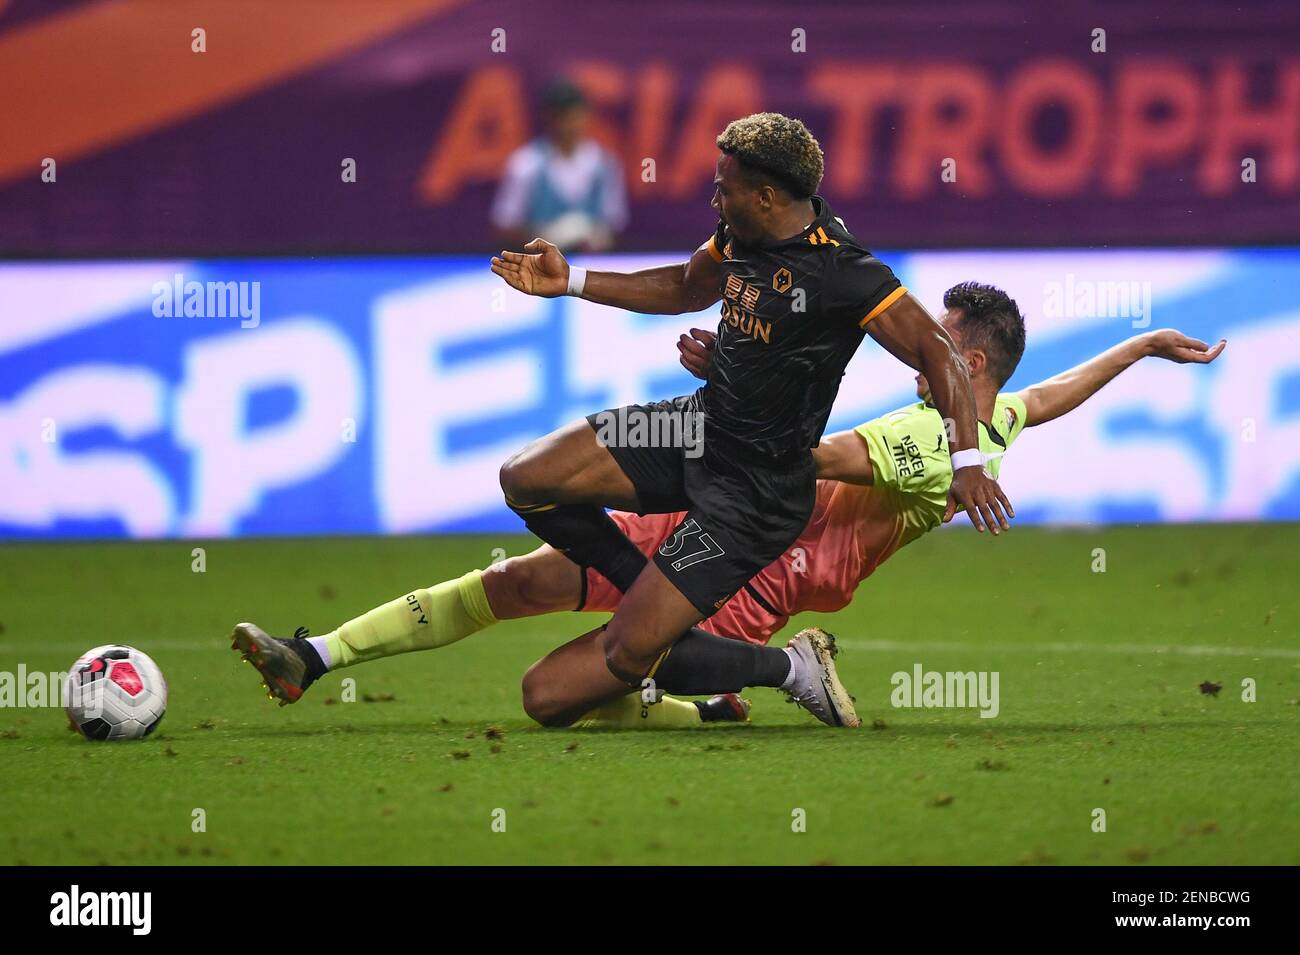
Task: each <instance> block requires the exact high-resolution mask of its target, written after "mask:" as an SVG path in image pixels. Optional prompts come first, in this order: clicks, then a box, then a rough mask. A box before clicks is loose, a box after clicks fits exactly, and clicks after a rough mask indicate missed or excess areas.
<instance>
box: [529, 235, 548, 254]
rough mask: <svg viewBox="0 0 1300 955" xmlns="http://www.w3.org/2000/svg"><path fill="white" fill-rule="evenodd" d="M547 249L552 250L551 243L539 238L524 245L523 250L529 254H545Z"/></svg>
mask: <svg viewBox="0 0 1300 955" xmlns="http://www.w3.org/2000/svg"><path fill="white" fill-rule="evenodd" d="M548 247H550V248H554V246H552V245H551V243H549V242H547V241H546V240H545V239H543V238H541V237H540V236H539V237H538V238H536V239H533V240H532V241H531V242H525V243H524V248H525V249H527V250H528V251H529V252H533V253H537V252H545V251H546V250H547V248H548Z"/></svg>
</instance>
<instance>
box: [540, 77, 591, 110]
mask: <svg viewBox="0 0 1300 955" xmlns="http://www.w3.org/2000/svg"><path fill="white" fill-rule="evenodd" d="M586 105H587V97H586V94H584V93H583V92H582V88H581V87H580V86H578V84H576V83H574V82H573V81H572V80H568V79H563V78H561V79H555V80H551V82H549V83H547V84H546V89H545V90H543V91H542V111H543V112H544V113H546V115H548V116H557V115H559V114H561V113H567V112H568V111H569V110H571V109H580V108H582V107H584V106H586Z"/></svg>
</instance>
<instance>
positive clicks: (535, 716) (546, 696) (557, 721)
mask: <svg viewBox="0 0 1300 955" xmlns="http://www.w3.org/2000/svg"><path fill="white" fill-rule="evenodd" d="M543 663H545V661H543V660H539V661H538V662H537V663H534V664H533V665H532V666H531V667H529V668H528V672H527V673H525V674H524V682H523V701H524V712H525V713H527V714H528V718H529V719H531V720H533V721H534V722H536V723H540V724H541V725H542V726H569V725H570V724H572V723H573V719H572V718H571V716H570V715H569V713H568V711H567V708H566V707H565V705H564V701H562V700H561V699H560V698H559V697H558V696H557V695H556V694H555V693H554V692H553V690H552V689H551V684H550V681H549V680H547V679H546V676H545V667H544V666H543Z"/></svg>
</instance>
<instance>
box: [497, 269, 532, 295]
mask: <svg viewBox="0 0 1300 955" xmlns="http://www.w3.org/2000/svg"><path fill="white" fill-rule="evenodd" d="M492 271H493V272H496V274H497V275H499V276H501V277H502V278H503V279H505V281H506V284H507V285H509V286H510V287H511V288H514V289H518V290H519V291H521V292H526V291H527V289H525V288H524V283H523V279H522V278H521V277H520V275H519V273H518V272H505V271H502V270H500V269H498V268H496V266H493V267H492Z"/></svg>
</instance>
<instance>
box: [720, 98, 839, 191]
mask: <svg viewBox="0 0 1300 955" xmlns="http://www.w3.org/2000/svg"><path fill="white" fill-rule="evenodd" d="M717 145H718V148H719V149H721V150H722V151H723V152H724V153H727V154H728V155H731V156H735V157H736V160H737V161H738V162H739V163H740V164H741V166H743V167H744V168H745V169H747V170H749V171H750V172H751V173H759V174H760V175H765V176H767V177H770V179H771V180H772V181H773V182H774V184H775V185H778V186H780V187H781V188H783V189H784V190H785V191H786V192H788V193H790V195H792V196H794V197H795V198H796V199H807V198H809V197H810V196H812V194H813V193H815V192H816V191H817V187H818V186H819V185H821V181H822V173H823V172H824V170H825V157H824V156H823V155H822V148H821V146H820V145H818V143H817V140H816V139H814V138H813V134H812V133H810V132H808V127H807V126H805V125H804V124H803V123H801V122H799V120H797V119H791V118H790V117H789V116H782V115H781V114H780V113H754V114H753V115H751V116H746V117H744V118H743V119H737V120H733V121H732V122H730V123H728V124H727V128H726V129H724V130H723V131H722V133H721V134H720V135H719V136H718V139H717Z"/></svg>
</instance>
